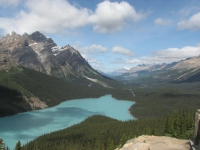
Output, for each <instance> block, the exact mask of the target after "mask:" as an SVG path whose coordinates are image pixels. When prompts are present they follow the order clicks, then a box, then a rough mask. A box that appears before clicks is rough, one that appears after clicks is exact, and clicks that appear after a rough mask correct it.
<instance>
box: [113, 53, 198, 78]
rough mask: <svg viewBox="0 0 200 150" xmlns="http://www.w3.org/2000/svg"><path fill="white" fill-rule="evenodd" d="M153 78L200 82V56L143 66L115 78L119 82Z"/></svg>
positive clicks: (133, 68)
mask: <svg viewBox="0 0 200 150" xmlns="http://www.w3.org/2000/svg"><path fill="white" fill-rule="evenodd" d="M150 77H151V78H152V79H153V80H154V81H155V80H157V81H167V82H195V81H200V56H197V57H192V58H187V59H185V60H180V61H179V62H173V63H170V64H166V63H163V64H151V65H150V64H147V65H145V64H142V65H138V66H136V67H132V68H130V70H127V71H126V72H124V73H122V74H120V75H117V76H115V77H114V78H115V79H117V80H128V81H129V80H138V79H142V78H150Z"/></svg>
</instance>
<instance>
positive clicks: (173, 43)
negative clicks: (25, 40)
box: [0, 0, 200, 72]
mask: <svg viewBox="0 0 200 150" xmlns="http://www.w3.org/2000/svg"><path fill="white" fill-rule="evenodd" d="M12 31H15V32H16V33H19V34H23V33H24V32H27V33H28V34H31V33H33V32H34V31H40V32H42V33H43V34H45V35H46V36H47V37H51V38H52V39H53V40H54V41H55V42H56V43H57V45H58V46H65V45H66V44H70V45H71V46H72V47H74V48H75V49H77V50H79V52H80V53H81V54H82V56H83V57H84V58H85V59H86V60H87V61H88V62H89V63H90V65H91V66H92V67H94V68H95V69H98V70H101V71H104V72H111V71H114V70H118V69H121V68H123V67H127V68H130V67H134V66H136V65H138V64H154V63H170V62H174V61H179V60H181V59H185V58H187V57H193V56H199V55H200V1H199V0H127V1H123V0H110V1H109V0H0V36H1V37H2V36H3V35H4V34H7V33H9V32H12Z"/></svg>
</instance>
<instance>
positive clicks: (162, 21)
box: [154, 18, 172, 26]
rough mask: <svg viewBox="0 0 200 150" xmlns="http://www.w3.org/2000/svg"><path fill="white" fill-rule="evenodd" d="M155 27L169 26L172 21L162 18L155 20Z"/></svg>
mask: <svg viewBox="0 0 200 150" xmlns="http://www.w3.org/2000/svg"><path fill="white" fill-rule="evenodd" d="M154 23H155V25H160V26H169V25H171V24H172V21H171V20H169V19H162V18H157V19H156V20H155V21H154Z"/></svg>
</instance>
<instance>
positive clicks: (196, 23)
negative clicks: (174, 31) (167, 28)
mask: <svg viewBox="0 0 200 150" xmlns="http://www.w3.org/2000/svg"><path fill="white" fill-rule="evenodd" d="M178 29H181V30H182V29H191V30H200V12H199V13H197V14H194V15H193V16H191V17H190V18H189V19H188V20H183V21H180V22H178Z"/></svg>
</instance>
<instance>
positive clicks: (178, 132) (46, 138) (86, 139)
mask: <svg viewBox="0 0 200 150" xmlns="http://www.w3.org/2000/svg"><path fill="white" fill-rule="evenodd" d="M193 116H194V112H191V111H184V112H183V111H178V110H175V111H174V112H173V113H172V114H171V115H169V116H168V117H164V118H157V119H142V120H130V121H125V122H122V121H117V120H114V119H111V118H108V117H104V116H99V115H97V116H92V117H90V118H88V119H86V120H85V121H83V122H82V123H80V124H77V125H74V126H72V127H70V128H67V129H64V130H61V131H57V132H53V133H50V134H46V135H43V136H40V137H39V138H37V139H36V140H34V141H32V142H30V143H28V144H26V145H25V146H23V148H22V149H23V150H35V149H42V150H55V149H59V150H66V149H67V150H80V149H82V150H113V149H115V148H117V147H121V146H123V144H124V143H126V141H127V140H128V139H131V138H134V137H138V136H140V135H144V134H146V135H158V136H161V135H170V136H172V137H176V138H189V137H190V136H191V134H192V133H193V130H192V129H193V125H194V117H193ZM182 124H183V126H181V125H182Z"/></svg>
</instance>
